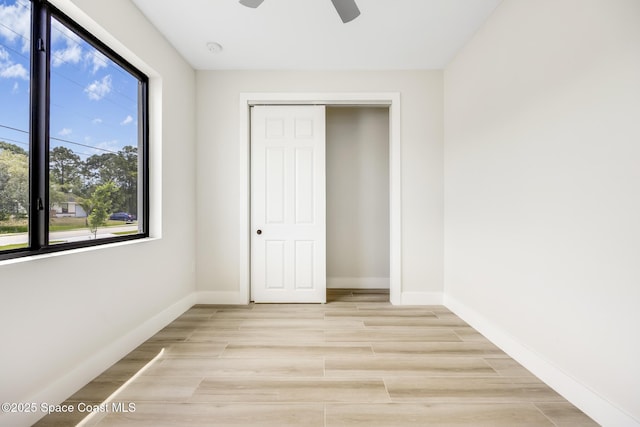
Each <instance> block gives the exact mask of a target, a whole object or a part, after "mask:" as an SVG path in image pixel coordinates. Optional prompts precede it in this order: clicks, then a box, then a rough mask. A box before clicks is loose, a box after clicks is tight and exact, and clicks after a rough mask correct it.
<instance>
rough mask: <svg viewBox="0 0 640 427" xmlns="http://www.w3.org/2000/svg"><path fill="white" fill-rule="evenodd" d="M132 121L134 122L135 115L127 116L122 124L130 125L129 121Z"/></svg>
mask: <svg viewBox="0 0 640 427" xmlns="http://www.w3.org/2000/svg"><path fill="white" fill-rule="evenodd" d="M132 122H133V117H131V116H127V117H126V118H125V119H124V120H123V121H121V122H120V124H121V125H122V126H124V125H128V124H129V123H132Z"/></svg>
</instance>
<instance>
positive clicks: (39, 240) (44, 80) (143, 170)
mask: <svg viewBox="0 0 640 427" xmlns="http://www.w3.org/2000/svg"><path fill="white" fill-rule="evenodd" d="M29 1H30V3H31V49H30V53H29V55H30V76H29V87H30V100H29V114H30V117H29V208H28V213H29V219H28V224H29V225H28V232H27V233H28V243H27V247H25V248H19V249H9V250H5V251H0V261H1V260H5V259H12V258H20V257H27V256H33V255H40V254H47V253H53V252H62V251H69V250H73V249H79V248H88V247H95V246H101V245H105V244H109V243H116V242H125V241H130V240H138V239H144V238H148V237H149V216H150V215H149V203H150V197H149V77H148V76H147V75H146V74H144V73H143V72H142V71H140V70H139V69H138V68H136V67H135V66H134V65H132V64H131V63H130V62H128V61H127V60H126V59H124V58H123V57H122V56H121V55H120V54H118V53H117V52H116V51H114V50H113V49H112V48H110V47H109V46H108V45H107V44H106V43H104V42H102V41H101V40H100V39H99V38H98V37H96V36H95V35H93V34H92V33H91V32H89V31H88V30H86V29H85V28H84V27H82V26H81V25H80V24H78V23H77V22H75V21H74V20H72V19H71V18H70V17H68V16H67V15H66V14H65V13H64V12H62V11H61V10H60V9H58V8H56V7H55V6H54V5H52V4H51V3H49V2H48V1H47V0H29ZM54 18H55V19H56V20H57V21H59V22H60V23H61V24H62V25H64V26H66V27H67V28H68V29H70V30H71V31H73V32H74V33H76V34H77V35H78V36H79V37H80V38H81V39H82V40H83V41H84V42H86V43H88V44H89V45H91V46H92V47H93V48H95V49H96V50H98V51H99V52H100V53H102V54H104V55H105V56H106V57H107V58H108V59H109V60H111V61H113V62H114V63H115V64H117V65H118V66H120V67H121V68H122V69H123V70H125V71H126V72H127V73H129V74H130V75H131V76H132V77H134V78H136V79H137V80H138V122H139V124H138V147H139V149H138V170H139V172H140V174H141V176H139V177H138V186H139V187H141V189H139V190H138V193H139V194H140V196H139V199H138V200H139V203H141V204H142V206H138V212H137V216H138V221H139V222H140V221H142V230H140V231H139V232H138V233H135V234H129V235H122V236H115V237H100V238H97V239H91V240H86V241H79V242H66V243H56V244H53V245H52V244H50V243H49V216H50V211H49V209H48V207H49V153H50V144H49V141H50V140H49V136H50V134H49V132H50V130H49V119H50V72H51V40H50V38H51V21H52V19H54ZM140 147H141V148H140Z"/></svg>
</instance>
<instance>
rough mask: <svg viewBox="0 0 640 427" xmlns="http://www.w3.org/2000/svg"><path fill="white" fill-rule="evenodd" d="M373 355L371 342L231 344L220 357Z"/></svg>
mask: <svg viewBox="0 0 640 427" xmlns="http://www.w3.org/2000/svg"><path fill="white" fill-rule="evenodd" d="M346 355H352V356H356V355H357V356H360V357H363V356H365V357H367V356H373V350H372V349H371V345H369V344H362V343H359V344H346V343H322V344H261V345H260V344H229V345H227V346H226V348H225V349H224V351H223V352H222V354H221V355H220V357H223V358H224V357H235V358H237V357H244V358H247V357H256V358H274V357H275V358H295V357H303V358H316V357H319V358H324V357H329V356H346Z"/></svg>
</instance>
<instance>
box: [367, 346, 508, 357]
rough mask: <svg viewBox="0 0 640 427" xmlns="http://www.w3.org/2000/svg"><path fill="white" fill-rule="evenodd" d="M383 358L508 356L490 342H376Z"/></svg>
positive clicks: (379, 353) (374, 349) (377, 353)
mask: <svg viewBox="0 0 640 427" xmlns="http://www.w3.org/2000/svg"><path fill="white" fill-rule="evenodd" d="M372 347H373V351H374V353H375V354H376V355H381V356H447V357H476V356H483V357H485V358H488V357H492V358H493V357H495V358H498V357H502V358H508V356H507V355H506V354H505V353H504V352H503V351H502V350H500V349H499V348H498V347H496V346H495V345H494V344H492V343H490V342H376V343H373V344H372Z"/></svg>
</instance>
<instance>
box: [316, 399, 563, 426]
mask: <svg viewBox="0 0 640 427" xmlns="http://www.w3.org/2000/svg"><path fill="white" fill-rule="evenodd" d="M326 426H327V427H347V426H362V427H388V426H403V427H429V426H438V427H446V426H455V427H464V426H467V427H514V426H518V427H553V424H552V423H551V422H550V421H549V420H548V419H547V418H546V417H545V416H544V415H542V413H540V411H538V410H537V409H536V408H535V407H534V406H533V405H530V404H498V405H496V404H494V405H479V404H432V405H429V404H416V405H410V404H397V403H391V404H382V405H362V404H360V405H353V404H351V405H327V421H326Z"/></svg>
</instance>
